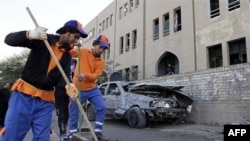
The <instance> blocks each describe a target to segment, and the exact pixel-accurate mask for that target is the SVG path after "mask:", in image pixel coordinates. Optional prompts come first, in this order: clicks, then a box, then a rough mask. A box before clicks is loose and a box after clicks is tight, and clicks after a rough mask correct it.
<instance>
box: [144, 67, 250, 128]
mask: <svg viewBox="0 0 250 141" xmlns="http://www.w3.org/2000/svg"><path fill="white" fill-rule="evenodd" d="M145 81H147V82H160V83H164V84H168V85H182V86H185V87H184V88H183V89H182V90H183V91H184V92H185V94H187V95H188V96H190V97H192V98H193V100H194V103H193V109H192V113H191V114H190V115H188V117H187V118H186V121H187V122H192V123H197V124H207V125H224V124H246V121H245V120H243V118H246V119H248V120H249V121H250V114H249V111H250V106H249V105H250V87H249V84H250V63H246V64H239V65H232V66H228V67H220V68H215V69H209V70H204V71H197V72H193V73H184V74H178V75H177V74H176V75H172V76H163V77H157V78H151V79H147V80H143V82H145Z"/></svg>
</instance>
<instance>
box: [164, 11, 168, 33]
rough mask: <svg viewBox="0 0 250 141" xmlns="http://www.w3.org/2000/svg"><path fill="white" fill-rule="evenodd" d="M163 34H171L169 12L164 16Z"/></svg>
mask: <svg viewBox="0 0 250 141" xmlns="http://www.w3.org/2000/svg"><path fill="white" fill-rule="evenodd" d="M163 20H164V21H163V36H167V35H169V14H168V13H167V14H165V15H164V16H163Z"/></svg>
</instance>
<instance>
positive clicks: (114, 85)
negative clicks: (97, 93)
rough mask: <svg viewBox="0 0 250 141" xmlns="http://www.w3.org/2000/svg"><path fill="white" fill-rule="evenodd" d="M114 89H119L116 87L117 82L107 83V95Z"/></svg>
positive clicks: (111, 93)
mask: <svg viewBox="0 0 250 141" xmlns="http://www.w3.org/2000/svg"><path fill="white" fill-rule="evenodd" d="M114 90H116V91H118V92H120V90H119V89H118V86H117V84H115V83H110V84H109V87H108V90H107V95H113V94H114V93H113V92H114Z"/></svg>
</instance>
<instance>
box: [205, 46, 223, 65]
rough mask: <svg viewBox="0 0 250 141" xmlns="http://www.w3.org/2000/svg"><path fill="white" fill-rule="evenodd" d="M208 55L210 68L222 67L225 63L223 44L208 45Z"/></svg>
mask: <svg viewBox="0 0 250 141" xmlns="http://www.w3.org/2000/svg"><path fill="white" fill-rule="evenodd" d="M208 56H209V68H216V67H221V66H222V63H223V61H222V46H221V44H219V45H214V46H211V47H208Z"/></svg>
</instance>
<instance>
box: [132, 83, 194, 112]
mask: <svg viewBox="0 0 250 141" xmlns="http://www.w3.org/2000/svg"><path fill="white" fill-rule="evenodd" d="M182 88H184V87H183V86H168V85H163V84H159V83H137V84H134V85H132V86H131V87H130V88H129V91H130V92H131V93H136V94H141V95H146V96H150V97H154V98H171V99H175V100H176V101H178V103H179V104H180V107H187V106H188V105H191V104H192V103H193V100H192V99H191V98H190V97H189V96H187V95H185V94H184V93H183V92H182V91H181V89H182Z"/></svg>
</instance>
